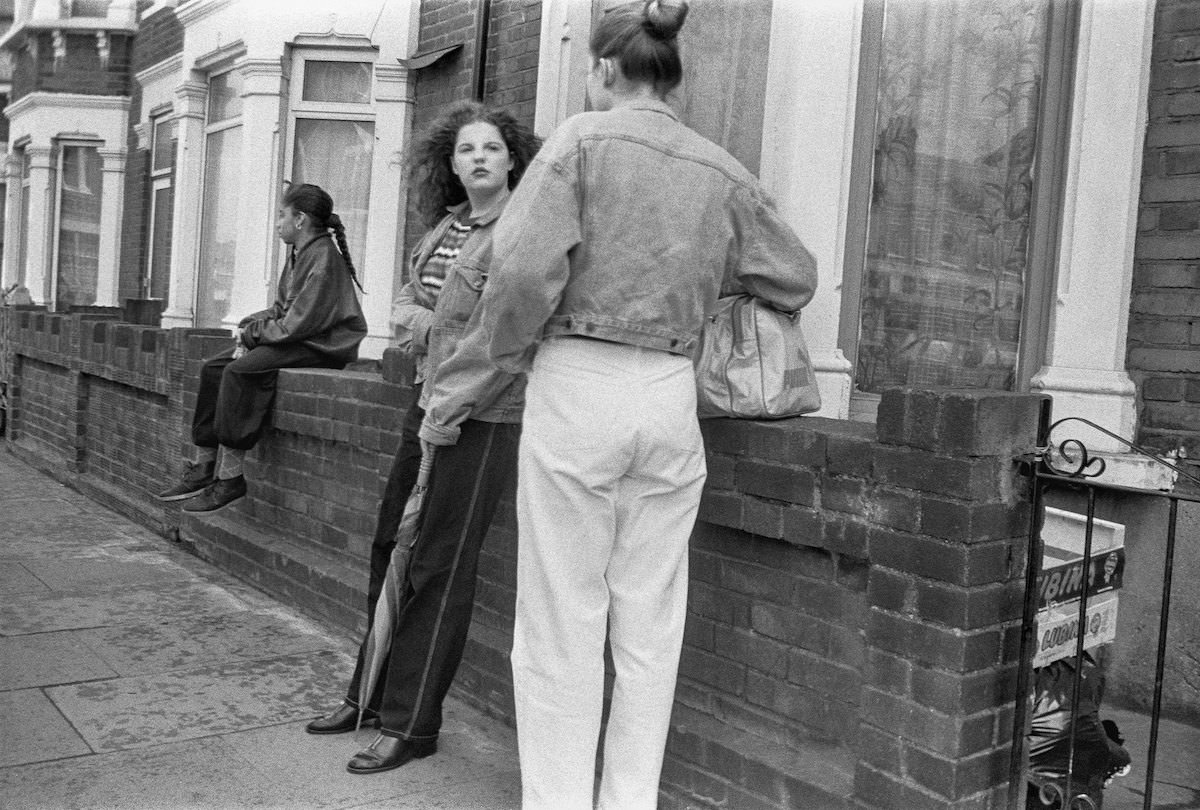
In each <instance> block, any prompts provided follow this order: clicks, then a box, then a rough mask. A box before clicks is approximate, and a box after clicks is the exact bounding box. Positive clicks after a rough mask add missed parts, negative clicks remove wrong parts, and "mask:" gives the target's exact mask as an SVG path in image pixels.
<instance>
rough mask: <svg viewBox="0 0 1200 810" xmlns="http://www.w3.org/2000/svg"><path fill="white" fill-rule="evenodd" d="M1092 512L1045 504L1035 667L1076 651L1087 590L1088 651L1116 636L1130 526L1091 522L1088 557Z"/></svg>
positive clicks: (1085, 639)
mask: <svg viewBox="0 0 1200 810" xmlns="http://www.w3.org/2000/svg"><path fill="white" fill-rule="evenodd" d="M1086 532H1087V515H1081V514H1078V513H1075V512H1067V511H1065V510H1062V509H1055V508H1054V507H1050V506H1048V507H1046V519H1045V522H1044V524H1043V526H1042V540H1043V541H1044V543H1045V555H1044V556H1043V558H1042V566H1041V574H1040V576H1039V578H1038V607H1039V610H1038V613H1037V635H1036V638H1037V645H1038V646H1037V652H1036V653H1035V655H1034V659H1033V665H1034V666H1035V667H1041V666H1045V665H1046V664H1049V663H1050V662H1052V661H1057V660H1058V659H1060V658H1067V657H1070V656H1072V655H1074V654H1075V642H1076V639H1077V638H1078V634H1079V602H1080V599H1081V598H1082V597H1083V594H1084V593H1085V591H1086V593H1087V598H1088V606H1087V618H1086V620H1085V622H1084V629H1085V633H1084V649H1085V650H1086V649H1091V648H1093V647H1096V646H1099V645H1100V644H1106V643H1108V642H1110V641H1112V640H1113V639H1114V638H1115V637H1116V630H1117V605H1118V594H1117V591H1118V590H1119V589H1120V587H1121V583H1122V582H1123V580H1124V575H1125V527H1124V526H1123V525H1121V524H1120V523H1113V522H1111V521H1107V520H1101V519H1099V518H1096V519H1094V520H1093V521H1092V548H1091V558H1090V559H1084V557H1083V549H1084V545H1085V540H1086V536H1087V535H1086Z"/></svg>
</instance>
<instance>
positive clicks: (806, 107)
mask: <svg viewBox="0 0 1200 810" xmlns="http://www.w3.org/2000/svg"><path fill="white" fill-rule="evenodd" d="M861 19H862V6H861V4H860V3H858V2H847V3H778V2H777V3H775V4H774V6H773V8H772V16H771V46H770V47H771V50H770V60H769V62H768V66H767V89H766V97H767V99H769V103H768V104H767V105H766V110H765V113H764V116H763V133H762V155H763V160H762V169H761V172H760V174H761V178H762V183H763V185H764V186H765V187H766V189H767V191H769V192H770V193H771V195H772V196H773V197H774V198H775V200H776V202H777V204H778V205H779V210H780V212H781V213H782V214H783V217H784V218H785V219H786V220H787V222H788V223H790V224H791V225H792V227H793V228H795V229H796V233H798V234H799V235H800V238H801V239H802V240H803V241H804V244H805V246H806V247H808V249H809V250H810V251H812V253H813V255H814V256H815V257H816V260H817V277H818V283H817V294H816V296H815V297H814V298H813V300H812V302H811V303H810V304H809V305H808V306H807V307H805V309H804V315H803V324H804V336H805V339H806V340H807V341H808V350H809V354H810V356H811V359H812V364H813V368H814V369H815V370H816V373H817V383H818V385H819V386H820V390H821V401H822V404H821V410H820V412H819V415H820V416H828V417H832V418H835V419H845V418H846V417H847V416H848V415H849V413H850V391H851V388H852V386H853V382H854V381H853V376H852V368H851V365H850V361H849V360H847V359H846V356H845V354H843V353H842V350H841V349H840V348H838V323H839V319H840V313H841V306H842V271H843V268H842V265H843V258H844V255H845V244H846V205H847V199H848V197H849V193H850V155H851V146H852V144H853V139H854V105H855V99H856V92H857V83H858V59H859V40H860V38H861V25H862V22H861Z"/></svg>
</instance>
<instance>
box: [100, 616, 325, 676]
mask: <svg viewBox="0 0 1200 810" xmlns="http://www.w3.org/2000/svg"><path fill="white" fill-rule="evenodd" d="M81 633H82V634H83V636H84V637H85V638H86V639H87V640H88V641H89V643H90V644H91V645H92V646H93V647H94V648H95V649H96V650H98V651H99V653H100V655H101V657H102V658H103V659H104V660H105V661H107V662H108V664H109V665H110V666H112V668H113V669H115V670H116V671H117V672H119V673H120V674H121V675H147V674H151V673H156V672H167V671H170V670H173V669H185V668H194V667H195V666H196V664H197V662H203V663H206V664H218V663H226V662H232V661H246V660H253V659H258V658H270V657H273V656H282V655H289V654H292V653H300V652H308V651H316V650H323V649H328V648H329V641H328V639H327V638H326V637H324V636H322V635H320V634H318V633H316V632H314V631H313V630H312V629H311V627H310V626H309V625H308V624H306V623H304V622H300V621H297V620H296V619H295V617H293V616H289V615H287V614H286V613H285V612H283V611H279V610H276V611H274V612H265V611H261V610H242V611H238V612H236V613H218V614H214V615H211V616H195V617H186V618H180V619H178V620H176V621H172V622H154V623H149V622H140V623H137V624H127V625H120V626H118V627H105V628H97V629H94V630H85V631H81Z"/></svg>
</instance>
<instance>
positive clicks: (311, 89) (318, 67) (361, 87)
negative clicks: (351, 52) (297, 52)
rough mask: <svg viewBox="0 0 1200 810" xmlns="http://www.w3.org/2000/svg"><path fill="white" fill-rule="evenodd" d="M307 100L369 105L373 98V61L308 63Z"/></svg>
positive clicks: (305, 79)
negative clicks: (371, 62)
mask: <svg viewBox="0 0 1200 810" xmlns="http://www.w3.org/2000/svg"><path fill="white" fill-rule="evenodd" d="M301 97H302V98H303V99H304V100H305V101H337V102H348V103H351V104H368V103H370V101H371V64H370V63H369V62H317V61H314V60H308V61H306V62H305V63H304V91H303V93H302V96H301Z"/></svg>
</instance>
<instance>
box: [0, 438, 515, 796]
mask: <svg viewBox="0 0 1200 810" xmlns="http://www.w3.org/2000/svg"><path fill="white" fill-rule="evenodd" d="M353 642H354V640H352V639H348V638H345V637H343V636H341V635H338V634H335V633H332V632H330V631H329V630H327V629H325V628H323V627H321V626H320V625H318V624H316V623H315V622H312V621H309V620H307V619H305V618H303V617H301V616H299V615H298V614H297V613H296V611H294V610H293V609H290V608H288V607H285V606H284V605H282V604H280V603H278V602H276V601H274V600H272V599H270V598H268V597H266V596H264V595H263V594H261V593H259V592H258V591H256V590H254V589H253V588H251V587H249V586H247V585H244V584H242V583H239V582H237V581H236V580H234V579H232V578H231V577H229V576H228V575H226V574H224V573H222V572H220V571H218V570H217V569H215V568H213V567H211V566H209V565H207V564H205V563H203V562H201V561H200V560H198V559H196V558H194V557H192V556H191V555H189V554H187V553H186V552H184V551H182V550H181V549H179V548H176V547H174V546H172V545H171V544H170V542H169V541H167V540H164V539H163V538H161V537H158V536H156V535H154V534H153V533H151V532H149V531H147V530H145V529H143V528H141V527H139V526H136V525H134V524H132V523H130V522H129V521H128V520H126V519H124V518H122V517H120V516H119V515H116V514H115V513H112V512H109V511H108V510H106V509H104V508H103V507H100V506H98V505H97V504H95V503H94V502H93V501H91V500H89V499H87V498H86V497H84V496H82V495H80V494H78V493H76V492H74V491H72V490H70V489H68V488H66V487H64V486H61V485H59V484H57V483H55V482H54V481H53V480H52V479H50V478H48V477H46V476H45V475H43V474H41V473H39V472H37V471H36V470H34V469H33V468H31V467H29V466H28V465H27V464H25V463H24V462H22V461H21V460H20V459H18V458H17V457H16V456H14V455H12V454H11V453H9V452H7V451H6V450H5V449H3V448H2V447H0V806H3V807H4V808H6V809H11V810H26V809H27V808H47V809H48V808H105V810H110V809H114V808H121V809H122V810H149V809H150V808H154V810H167V809H171V810H174V809H175V808H196V809H197V810H199V809H200V808H247V807H255V808H364V809H366V808H371V809H372V810H374V808H447V809H450V808H478V809H479V810H493V809H495V810H499V809H500V808H511V807H516V806H517V805H518V803H519V796H520V780H519V774H518V769H517V760H516V743H515V735H514V733H513V731H512V730H511V729H509V728H507V727H505V726H504V725H502V724H500V723H499V722H497V721H495V720H492V719H490V718H488V717H485V716H484V715H482V714H480V713H479V712H477V711H475V710H473V709H471V708H470V707H468V706H465V705H463V704H462V703H459V702H457V701H454V700H450V701H448V705H447V715H446V722H445V725H444V727H443V731H442V737H441V741H440V746H439V748H440V750H439V752H438V754H437V755H435V756H433V757H429V758H427V759H423V760H418V761H415V762H412V763H410V764H408V765H406V766H404V767H403V768H400V769H398V770H395V771H390V772H387V773H383V774H373V775H370V776H353V775H350V774H348V773H346V771H345V765H346V762H347V761H348V760H349V759H350V757H351V756H353V754H354V753H355V751H357V750H358V749H359V748H362V747H364V746H365V745H366V744H367V743H369V742H370V741H371V739H373V737H374V734H375V732H374V731H373V730H363V731H359V732H356V733H354V734H347V735H333V736H314V735H310V734H305V733H304V731H303V724H304V722H305V721H306V720H308V719H309V718H311V717H314V716H316V715H317V714H319V713H321V712H323V711H324V710H326V709H328V708H330V707H331V705H333V704H336V702H337V698H338V696H339V695H340V690H341V689H342V688H343V687H344V684H345V682H346V679H347V678H348V677H349V674H350V671H351V669H352V668H353V661H352V658H351V654H352V652H353Z"/></svg>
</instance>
